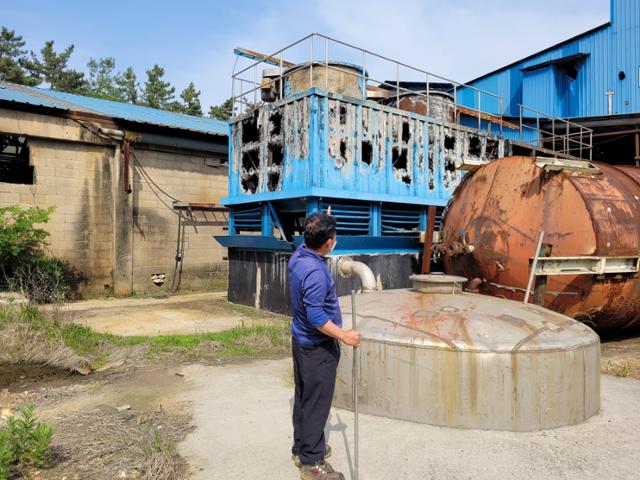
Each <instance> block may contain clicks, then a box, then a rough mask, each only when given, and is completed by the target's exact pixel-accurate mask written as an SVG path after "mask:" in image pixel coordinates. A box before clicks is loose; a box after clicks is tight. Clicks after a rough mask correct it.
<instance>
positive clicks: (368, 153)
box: [362, 140, 373, 165]
mask: <svg viewBox="0 0 640 480" xmlns="http://www.w3.org/2000/svg"><path fill="white" fill-rule="evenodd" d="M372 162H373V147H372V146H371V142H369V141H367V140H363V141H362V163H366V164H367V165H371V163H372Z"/></svg>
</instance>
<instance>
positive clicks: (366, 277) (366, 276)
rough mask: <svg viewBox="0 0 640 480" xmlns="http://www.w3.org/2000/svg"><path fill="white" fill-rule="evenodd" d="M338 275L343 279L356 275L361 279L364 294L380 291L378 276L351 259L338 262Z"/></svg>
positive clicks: (347, 258)
mask: <svg viewBox="0 0 640 480" xmlns="http://www.w3.org/2000/svg"><path fill="white" fill-rule="evenodd" d="M338 273H340V275H342V276H343V277H352V276H353V275H356V276H357V277H358V278H360V282H361V283H362V291H363V292H373V291H375V290H377V289H378V288H377V287H378V285H377V282H376V276H375V275H374V274H373V271H371V269H370V268H369V267H368V266H367V265H365V264H364V263H362V262H356V261H355V260H352V259H351V258H350V257H342V258H341V259H340V260H338Z"/></svg>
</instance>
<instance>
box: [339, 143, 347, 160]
mask: <svg viewBox="0 0 640 480" xmlns="http://www.w3.org/2000/svg"><path fill="white" fill-rule="evenodd" d="M340 158H341V159H342V162H343V163H345V162H346V161H347V142H346V141H345V140H340Z"/></svg>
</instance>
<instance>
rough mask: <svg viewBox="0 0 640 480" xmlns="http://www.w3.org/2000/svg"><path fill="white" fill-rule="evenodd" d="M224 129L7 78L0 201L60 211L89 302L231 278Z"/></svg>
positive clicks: (56, 247) (58, 223)
mask: <svg viewBox="0 0 640 480" xmlns="http://www.w3.org/2000/svg"><path fill="white" fill-rule="evenodd" d="M227 131H228V127H227V124H226V123H225V122H220V121H217V120H213V119H207V118H199V117H191V116H188V115H182V114H178V113H170V112H164V111H160V110H155V109H151V108H146V107H141V106H135V105H129V104H122V103H117V102H111V101H107V100H101V99H95V98H89V97H83V96H79V95H72V94H66V93H60V92H52V91H48V90H42V89H37V88H29V87H24V86H19V85H14V84H9V83H4V82H0V206H7V205H12V204H19V205H21V206H25V207H26V206H40V207H51V206H53V207H55V210H54V213H53V214H52V216H51V218H50V221H49V223H48V224H46V225H44V228H45V229H46V230H47V231H49V232H50V237H49V247H48V248H49V251H50V254H51V255H53V256H55V257H58V258H61V259H64V260H67V261H68V262H69V263H70V264H71V265H73V266H74V267H76V268H77V269H78V270H79V271H80V273H81V274H82V276H83V277H84V281H83V284H82V286H81V291H82V292H83V293H84V294H86V295H100V294H104V293H113V294H116V295H126V294H130V293H131V292H143V291H157V290H167V289H175V288H176V287H177V285H178V283H179V284H180V286H181V287H182V288H186V289H201V288H207V287H210V286H212V285H213V284H217V283H219V282H220V281H224V280H225V279H226V275H227V269H226V262H225V255H226V250H225V249H224V248H223V247H221V246H219V245H218V244H217V243H216V242H214V241H213V239H212V236H213V235H217V234H218V235H219V234H220V233H222V231H223V228H224V225H226V223H225V221H224V219H225V212H224V209H222V208H220V207H217V202H218V199H219V198H220V197H222V196H224V195H225V194H226V191H227V157H228V154H227V143H228V142H227V139H228V133H227Z"/></svg>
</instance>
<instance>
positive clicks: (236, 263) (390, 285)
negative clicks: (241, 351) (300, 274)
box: [228, 248, 421, 315]
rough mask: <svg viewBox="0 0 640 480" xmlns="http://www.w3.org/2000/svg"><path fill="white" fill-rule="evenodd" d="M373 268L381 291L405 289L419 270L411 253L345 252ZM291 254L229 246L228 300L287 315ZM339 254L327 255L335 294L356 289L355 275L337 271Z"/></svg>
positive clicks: (358, 283)
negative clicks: (288, 269)
mask: <svg viewBox="0 0 640 480" xmlns="http://www.w3.org/2000/svg"><path fill="white" fill-rule="evenodd" d="M349 256H350V257H351V258H353V259H354V260H357V261H360V262H363V263H365V264H367V265H368V266H369V268H371V270H373V273H374V274H375V275H376V278H378V279H379V282H380V283H381V284H382V287H383V288H384V289H385V290H390V289H396V288H408V287H410V286H411V282H410V281H409V276H410V275H412V274H414V273H419V270H420V266H421V263H420V261H421V260H420V256H419V255H418V254H411V253H388V254H375V255H349ZM289 258H291V253H283V252H265V251H248V250H241V249H235V248H232V249H229V289H228V298H229V301H230V302H232V303H238V304H240V305H248V306H251V307H255V308H258V309H262V310H268V311H271V312H276V313H281V314H283V315H288V314H290V309H289V284H288V274H287V262H288V261H289ZM339 259H340V255H332V256H330V257H329V260H328V262H329V264H328V266H329V270H330V271H331V273H332V275H333V278H334V280H335V282H336V290H337V292H338V296H342V295H349V294H350V293H351V290H356V291H357V290H358V289H359V288H360V280H359V279H358V278H342V277H340V275H339V274H338V272H337V263H338V260H339Z"/></svg>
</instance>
